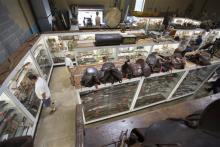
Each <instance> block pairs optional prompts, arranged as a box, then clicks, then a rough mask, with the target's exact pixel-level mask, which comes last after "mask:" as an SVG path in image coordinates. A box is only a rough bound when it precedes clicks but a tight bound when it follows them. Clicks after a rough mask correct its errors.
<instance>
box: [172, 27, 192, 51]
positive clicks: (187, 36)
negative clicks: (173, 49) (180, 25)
mask: <svg viewBox="0 0 220 147" xmlns="http://www.w3.org/2000/svg"><path fill="white" fill-rule="evenodd" d="M193 33H194V31H193V30H176V34H175V37H177V36H178V37H179V38H180V46H179V47H180V48H181V49H185V48H186V47H187V45H188V44H189V42H190V40H191V36H192V35H193Z"/></svg>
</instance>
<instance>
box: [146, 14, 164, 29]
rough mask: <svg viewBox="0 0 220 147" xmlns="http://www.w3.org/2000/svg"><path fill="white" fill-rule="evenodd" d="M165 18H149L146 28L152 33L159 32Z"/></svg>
mask: <svg viewBox="0 0 220 147" xmlns="http://www.w3.org/2000/svg"><path fill="white" fill-rule="evenodd" d="M163 19H164V18H163V17H148V19H147V23H146V28H147V30H150V31H159V30H161V29H162V26H163Z"/></svg>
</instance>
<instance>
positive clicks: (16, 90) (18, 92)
mask: <svg viewBox="0 0 220 147" xmlns="http://www.w3.org/2000/svg"><path fill="white" fill-rule="evenodd" d="M15 71H16V72H15V74H14V76H13V78H11V79H10V81H9V82H8V84H7V87H8V89H9V90H10V92H11V93H12V94H13V95H14V96H15V97H16V98H17V99H18V100H19V101H20V102H21V104H23V105H24V107H25V108H26V109H27V110H28V111H29V112H30V113H31V114H32V115H33V116H34V117H36V115H37V113H38V110H39V106H40V100H39V99H37V98H36V97H35V92H34V85H33V84H32V83H31V81H30V80H29V79H28V77H27V76H28V74H29V73H33V74H35V75H40V73H39V71H38V68H37V66H36V64H35V62H34V60H33V58H32V56H31V55H30V54H27V55H26V57H25V58H24V59H23V61H21V62H20V63H19V65H18V66H17V67H16V70H15Z"/></svg>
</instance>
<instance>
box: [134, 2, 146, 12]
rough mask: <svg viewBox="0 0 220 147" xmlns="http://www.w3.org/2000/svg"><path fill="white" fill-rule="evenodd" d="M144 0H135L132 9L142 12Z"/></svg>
mask: <svg viewBox="0 0 220 147" xmlns="http://www.w3.org/2000/svg"><path fill="white" fill-rule="evenodd" d="M144 3H145V0H136V3H135V8H134V11H141V12H143V9H144Z"/></svg>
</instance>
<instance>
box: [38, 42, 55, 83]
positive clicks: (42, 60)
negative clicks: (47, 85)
mask: <svg viewBox="0 0 220 147" xmlns="http://www.w3.org/2000/svg"><path fill="white" fill-rule="evenodd" d="M34 57H35V59H36V61H37V63H38V65H39V67H40V69H41V71H42V73H43V77H44V78H45V79H46V80H47V79H48V77H49V74H50V70H51V67H52V61H51V59H50V56H49V54H48V52H47V50H46V48H45V47H44V46H43V45H42V44H40V45H39V46H38V47H37V48H36V49H35V50H34Z"/></svg>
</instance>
